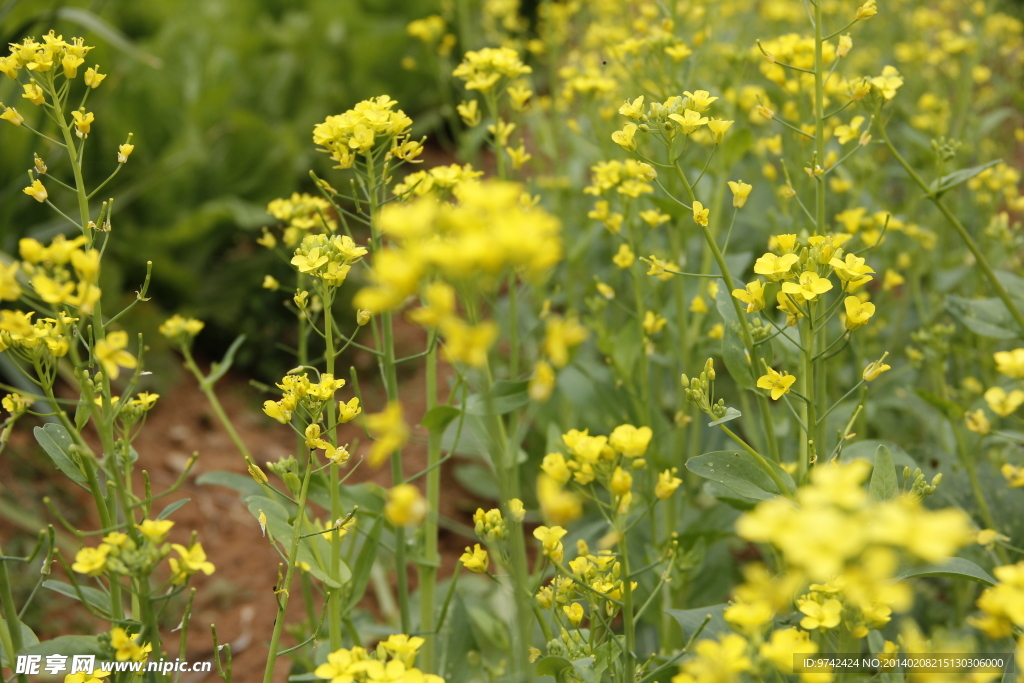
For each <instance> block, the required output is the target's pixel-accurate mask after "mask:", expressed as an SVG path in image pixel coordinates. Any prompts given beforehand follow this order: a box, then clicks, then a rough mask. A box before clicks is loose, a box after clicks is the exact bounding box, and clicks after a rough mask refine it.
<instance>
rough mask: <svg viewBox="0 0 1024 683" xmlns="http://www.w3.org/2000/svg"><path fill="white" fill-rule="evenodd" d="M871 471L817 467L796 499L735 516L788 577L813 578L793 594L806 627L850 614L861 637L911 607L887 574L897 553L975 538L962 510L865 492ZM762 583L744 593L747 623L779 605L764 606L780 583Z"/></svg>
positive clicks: (864, 466) (744, 533)
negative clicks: (771, 551) (774, 553)
mask: <svg viewBox="0 0 1024 683" xmlns="http://www.w3.org/2000/svg"><path fill="white" fill-rule="evenodd" d="M870 469H871V468H870V465H869V464H868V463H866V462H864V461H855V462H853V463H851V464H848V465H842V466H840V465H822V466H819V467H816V468H815V469H814V470H813V472H812V473H811V481H812V483H811V484H810V485H808V486H805V487H802V488H800V489H799V490H798V491H797V494H796V504H794V503H793V502H792V501H789V500H783V499H781V498H779V499H773V500H770V501H766V502H763V503H760V504H758V505H757V507H756V508H754V510H752V511H751V512H748V513H746V514H744V515H743V516H742V517H741V518H740V519H739V521H738V522H737V526H736V529H737V532H738V533H739V535H740V536H741V537H743V538H746V539H747V540H751V541H756V542H763V543H771V544H772V545H774V546H775V547H777V548H778V549H779V551H780V553H781V555H782V558H783V560H784V563H785V567H786V569H787V571H789V573H790V575H791V578H792V577H799V579H797V578H792V580H793V581H797V582H799V581H800V580H804V581H810V582H812V583H811V585H810V591H809V592H808V593H807V594H805V595H803V596H801V597H798V598H797V599H796V604H797V607H798V609H799V610H800V611H801V612H802V613H803V614H804V618H803V621H802V622H801V626H802V627H803V628H805V629H807V630H815V629H831V628H835V627H837V626H838V625H839V623H840V621H841V620H850V623H848V626H849V627H850V628H851V629H852V631H853V632H854V633H855V634H858V635H860V636H864V635H866V634H867V628H869V627H870V628H877V627H879V626H881V625H884V624H885V623H887V622H888V621H889V619H890V615H891V613H892V611H893V610H897V611H904V610H906V609H907V608H909V606H910V601H911V595H912V593H911V591H910V588H909V587H908V586H907V585H906V584H905V583H898V582H894V581H893V580H892V579H893V577H894V576H895V575H896V572H897V570H898V567H899V565H900V560H901V556H903V555H906V556H909V557H910V558H913V559H914V560H917V561H923V562H933V563H934V562H940V561H942V560H944V559H945V558H947V557H949V556H951V555H952V554H954V553H955V552H956V551H957V550H958V549H959V548H961V547H962V546H964V545H967V544H969V543H970V542H971V541H972V540H973V538H974V534H973V532H972V530H971V523H970V519H969V518H968V517H967V515H966V514H965V513H964V512H963V511H962V510H960V509H957V508H948V509H943V510H929V509H926V508H925V507H923V506H922V505H921V503H920V499H919V498H918V497H914V496H899V497H897V498H894V499H892V500H886V501H877V500H874V499H872V498H870V497H869V496H868V493H867V491H866V490H865V489H864V486H863V482H864V479H865V478H866V477H867V474H868V472H869V470H870ZM761 583H762V584H763V590H754V589H753V587H750V588H749V589H748V590H747V591H746V592H745V593H744V599H743V602H744V604H746V605H747V610H748V614H757V615H760V616H759V617H758V618H759V619H760V621H758V620H757V619H753V620H752V623H747V625H748V626H751V625H752V626H757V627H759V626H760V625H763V624H764V623H767V622H768V620H770V619H771V617H772V615H773V614H774V612H775V611H776V610H777V609H779V606H778V605H777V604H768V603H770V602H771V601H772V600H773V599H771V598H770V597H769V595H770V594H776V595H777V592H778V586H774V584H771V583H770V582H764V581H762V582H761ZM790 588H791V589H792V588H793V587H792V586H791V587H790ZM754 608H757V609H754Z"/></svg>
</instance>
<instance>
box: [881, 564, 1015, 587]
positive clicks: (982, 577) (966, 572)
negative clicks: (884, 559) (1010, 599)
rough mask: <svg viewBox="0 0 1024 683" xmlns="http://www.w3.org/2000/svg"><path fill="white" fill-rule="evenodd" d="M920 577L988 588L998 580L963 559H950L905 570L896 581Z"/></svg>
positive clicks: (897, 576)
mask: <svg viewBox="0 0 1024 683" xmlns="http://www.w3.org/2000/svg"><path fill="white" fill-rule="evenodd" d="M919 576H944V577H948V578H951V579H968V580H969V581H977V582H978V583H983V584H985V585H987V586H994V585H996V580H995V579H994V578H993V577H992V576H991V575H990V574H989V573H988V572H987V571H985V570H984V569H982V568H981V567H979V566H978V565H976V564H974V563H973V562H971V561H970V560H965V559H964V558H962V557H950V558H948V559H946V560H944V561H942V562H936V563H935V564H928V565H924V566H922V567H912V568H910V569H904V570H903V571H901V572H900V573H899V574H897V575H896V579H897V580H903V579H912V578H916V577H919Z"/></svg>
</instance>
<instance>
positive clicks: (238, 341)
mask: <svg viewBox="0 0 1024 683" xmlns="http://www.w3.org/2000/svg"><path fill="white" fill-rule="evenodd" d="M244 341H245V335H244V334H240V335H238V336H237V337H235V341H233V342H231V346H229V347H228V350H227V351H225V352H224V357H223V358H222V359H221V361H220V362H219V363H213V364H212V365H211V366H210V374H209V375H207V376H206V379H204V380H203V384H205V385H206V386H213V385H214V384H216V383H217V380H219V379H220V378H221V377H223V376H224V373H225V372H227V371H228V370H230V369H231V364H232V363H234V362H235V354H236V353H237V352H238V349H239V348H240V347H241V346H242V343H243V342H244Z"/></svg>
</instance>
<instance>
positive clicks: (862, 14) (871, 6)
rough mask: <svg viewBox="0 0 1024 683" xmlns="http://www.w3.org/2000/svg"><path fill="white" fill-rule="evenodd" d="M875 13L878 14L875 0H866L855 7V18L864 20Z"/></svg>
mask: <svg viewBox="0 0 1024 683" xmlns="http://www.w3.org/2000/svg"><path fill="white" fill-rule="evenodd" d="M876 14H878V6H877V5H876V4H875V0H867V1H866V2H865V3H864V4H863V5H861V6H860V7H858V8H857V18H858V19H860V20H861V21H866V20H868V19H870V18H871V17H873V16H875V15H876Z"/></svg>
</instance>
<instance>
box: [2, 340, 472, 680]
mask: <svg viewBox="0 0 1024 683" xmlns="http://www.w3.org/2000/svg"><path fill="white" fill-rule="evenodd" d="M405 332H407V333H408V334H404V335H402V337H403V338H404V339H406V340H409V341H408V342H406V343H405V344H403V345H408V346H409V348H408V349H400V350H399V355H403V354H404V353H408V352H415V351H416V350H417V347H419V348H422V347H421V342H422V340H421V339H419V338H417V337H418V335H417V334H415V332H414V331H412V330H405ZM354 360H355V362H356V364H357V365H361V364H362V363H361V362H360V361H364V362H365V361H366V360H369V359H358V358H356V359H354ZM370 374H371V373H369V372H367V373H365V374H361V377H363V376H369V375H370ZM444 374H445V373H442V376H444ZM362 383H363V386H362V389H363V391H364V401H365V404H366V406H367V408H368V409H369V410H370V411H375V410H379V409H380V408H381V407H382V405H383V398H382V396H381V392H380V391H379V388H376V387H374V386H373V385H369V386H367V385H368V384H369V382H366V381H365V380H363V381H362ZM400 383H401V386H402V396H401V398H402V402H403V406H404V407H405V417H406V421H407V422H409V423H410V424H417V423H418V421H419V419H420V417H421V416H422V415H423V412H424V398H423V393H424V376H423V372H422V370H421V369H420V370H415V371H414V372H413V373H412V374H409V375H407V376H405V377H403V378H402V379H401V382H400ZM441 385H442V387H443V386H445V380H444V379H442V380H441ZM218 395H219V396H220V399H221V401H222V403H223V405H224V408H225V410H226V411H227V413H228V414H229V416H230V417H231V419H232V421H233V423H234V424H235V426H236V428H237V430H238V431H239V432H240V433H241V435H242V438H243V440H244V441H245V443H246V445H247V446H248V447H249V449H250V450H251V452H252V454H253V456H254V458H255V460H256V461H257V462H258V463H260V464H261V465H262V464H263V463H265V462H266V461H274V460H277V459H278V458H280V457H282V456H287V455H289V454H291V453H294V448H295V437H294V434H293V432H292V431H291V430H290V429H289V428H287V427H286V426H283V425H279V424H277V423H276V422H274V421H273V420H271V419H270V418H268V417H266V416H265V415H263V413H262V412H260V411H259V405H260V404H261V402H262V401H263V400H265V398H266V396H263V395H261V394H260V393H259V392H258V391H257V390H256V389H253V388H251V387H249V386H248V385H247V383H246V382H245V381H244V380H242V379H241V378H239V377H232V376H229V377H227V378H225V379H224V380H222V381H221V383H220V384H219V385H218ZM350 396H351V393H350V391H349V388H348V387H346V388H344V389H342V390H341V391H340V392H339V397H344V398H345V399H347V398H349V397H350ZM26 427H28V425H24V424H23V425H20V426H19V431H18V433H17V434H16V435H15V437H14V438H13V439H12V443H11V449H10V450H9V451H8V452H7V453H5V455H11V454H12V453H13V454H14V455H13V458H4V460H5V461H6V462H0V476H2V483H3V485H2V486H0V495H2V496H3V498H4V499H6V502H8V503H13V504H14V505H15V506H17V507H18V508H20V509H22V510H25V511H28V512H29V513H30V514H35V515H36V516H38V517H39V518H41V519H44V520H45V521H46V522H49V523H53V522H54V520H53V519H52V517H51V516H50V515H49V514H48V513H47V512H46V510H45V508H44V507H43V506H42V505H40V503H39V501H40V500H41V498H42V496H43V495H50V496H52V497H53V498H54V499H55V500H57V501H58V504H59V505H61V506H62V509H67V507H71V508H75V507H77V508H78V512H77V513H73V516H72V519H73V523H75V524H76V525H77V527H78V528H81V529H88V528H96V526H97V525H96V522H95V521H94V519H92V518H91V515H90V514H89V512H88V511H89V510H90V509H91V499H90V498H89V497H88V496H87V495H84V494H83V492H81V491H78V490H76V489H74V487H72V486H70V485H69V484H68V483H67V482H66V481H64V480H62V478H61V476H60V475H56V476H50V474H49V473H47V470H46V468H47V466H48V463H47V462H45V461H43V460H40V457H42V458H45V456H41V455H37V454H33V450H34V441H33V439H32V437H31V435H30V430H29V429H27V428H26ZM360 436H362V434H361V432H360V431H359V428H358V427H357V426H356V425H355V424H349V425H345V426H344V427H342V429H341V431H340V432H339V438H340V441H341V442H342V443H345V442H346V441H354V440H355V439H358V438H359V437H360ZM361 441H362V444H361V445H360V447H359V449H358V452H357V453H356V454H355V455H356V456H358V455H361V454H362V453H364V452H365V451H366V447H367V444H366V439H365V437H364V438H362V439H361ZM425 442H426V432H425V430H423V429H422V428H416V429H415V430H414V436H413V439H412V442H411V443H410V445H409V446H408V447H407V448H406V449H405V450H404V451H403V460H404V466H405V468H406V470H405V473H406V476H409V475H411V474H414V473H417V472H419V471H421V470H422V469H423V467H424V466H425V459H426V452H425V450H426V449H425ZM134 445H135V448H136V450H137V451H138V452H139V454H140V461H139V463H138V464H137V469H136V474H137V477H136V480H135V482H134V486H135V490H136V491H141V490H142V477H141V470H143V469H144V470H146V471H148V473H149V476H150V479H151V482H152V486H153V491H154V493H158V492H160V491H163V490H164V489H166V488H167V487H169V486H170V485H172V484H173V482H174V481H175V480H176V479H177V478H178V476H179V475H180V474H181V472H182V469H183V468H184V466H185V463H186V461H187V460H188V457H189V455H190V454H191V453H192V452H193V451H198V452H199V459H198V462H197V463H196V465H195V467H194V468H193V470H192V472H191V473H190V475H189V477H188V479H187V480H186V482H185V483H184V485H183V486H182V487H181V489H180V490H179V491H178V492H177V493H175V494H173V495H171V496H168V497H167V498H165V499H163V500H161V501H160V503H158V504H157V505H156V509H162V508H163V507H164V506H166V505H167V504H168V503H170V502H173V501H174V500H180V499H183V498H190V499H191V502H189V503H188V504H186V505H185V506H184V507H182V508H180V509H179V510H177V511H176V512H174V514H173V515H172V516H171V519H173V520H174V521H175V527H174V529H173V530H172V531H171V535H170V541H171V542H178V543H188V540H189V537H190V535H191V532H192V530H193V529H194V530H196V531H197V532H198V539H199V540H200V541H201V542H202V544H203V548H204V549H205V550H206V552H207V555H208V558H209V560H210V561H211V562H213V563H214V565H216V567H217V570H216V572H215V573H214V574H213V575H212V576H210V577H206V576H202V575H199V576H197V577H195V578H194V580H193V582H192V585H194V586H195V587H196V588H197V593H196V598H195V603H194V606H193V611H192V615H193V616H192V620H191V627H190V631H189V634H188V657H189V659H190V660H192V661H196V660H208V659H210V658H211V657H212V652H213V647H212V639H211V635H210V625H211V624H216V626H217V633H218V637H219V639H220V642H222V643H223V642H231V643H232V649H233V652H234V657H233V672H234V676H233V679H234V680H235V681H237V682H240V683H249V682H250V681H258V680H262V675H263V669H264V665H265V663H266V657H267V643H268V642H269V639H270V635H271V632H272V630H273V622H274V617H275V612H276V603H275V598H274V594H273V586H274V584H275V582H276V579H277V565H278V559H279V558H278V557H277V555H276V554H275V553H273V551H272V550H271V549H270V548H269V547H268V544H267V540H266V539H265V538H264V537H263V536H262V535H261V533H260V528H259V525H258V524H257V522H256V520H255V519H254V518H253V517H252V515H251V514H250V513H249V512H248V510H247V509H246V507H245V505H244V504H243V503H242V501H241V499H240V497H239V496H238V494H236V493H235V492H234V491H232V490H229V489H225V488H221V487H217V486H200V485H198V484H197V483H196V481H195V479H196V477H197V476H198V475H200V474H202V473H204V472H213V471H219V470H227V471H232V472H238V473H245V466H244V463H243V460H242V457H241V455H240V454H239V453H238V452H237V450H236V448H235V447H234V445H233V444H232V443H231V440H230V438H229V437H228V435H227V433H226V432H225V431H224V429H223V428H222V427H221V426H220V424H219V423H218V422H217V420H216V417H215V415H214V413H213V411H212V410H211V409H210V407H209V405H208V404H207V401H206V399H205V397H204V396H203V395H202V393H201V392H200V391H199V390H198V388H197V387H196V385H195V381H194V380H193V379H192V378H191V377H190V376H186V375H182V376H181V379H180V380H179V381H178V382H177V383H176V384H175V386H174V387H173V389H172V390H171V391H169V392H166V393H165V395H163V396H162V397H161V398H160V401H159V403H158V404H157V407H156V408H155V409H154V410H153V411H152V412H151V413H150V415H149V417H148V420H147V423H146V426H145V429H144V430H143V432H142V434H141V436H140V437H139V438H138V439H137V440H136V441H135V444H134ZM12 459H13V462H12ZM355 459H356V458H353V461H354V460H355ZM33 468H35V469H36V475H37V476H36V477H33V478H34V479H36V481H26V480H25V477H26V474H27V473H28V475H29V476H31V472H30V471H31V469H33ZM39 468H43V469H42V470H40V469H39ZM40 471H42V472H43V474H42V477H43V479H44V480H43V481H39V478H40V477H39V473H40ZM54 474H56V473H55V472H54ZM359 481H374V482H376V483H379V484H381V485H383V486H387V485H389V484H390V472H389V468H387V467H384V468H382V469H380V470H377V471H372V470H370V468H369V467H367V466H366V465H365V464H363V465H361V466H360V467H358V468H357V471H356V473H355V474H354V475H353V476H352V478H351V479H349V483H356V482H359ZM418 483H419V484H420V486H422V485H423V480H422V479H420V480H419V481H418ZM442 487H443V490H444V491H446V492H451V491H454V490H456V489H457V484H456V483H455V481H454V479H453V478H452V477H451V475H450V471H445V472H444V473H443V475H442ZM461 497H462V496H459V495H448V494H446V495H443V496H442V498H441V510H440V513H441V515H443V516H445V517H448V518H456V519H460V520H461V521H462V522H464V523H465V522H466V521H468V520H467V518H466V511H465V509H463V508H461V507H457V505H458V501H459V499H460V498H461ZM29 525H30V523H29V524H26V525H25V526H26V527H27V526H29ZM441 534H442V535H441V551H442V556H443V568H442V573H441V576H442V577H444V576H448V575H450V573H451V572H452V571H453V569H454V567H455V564H456V561H457V558H458V556H459V554H461V552H462V550H463V548H464V546H465V545H466V543H467V539H464V538H461V537H459V536H457V535H455V534H451V533H447V532H445V531H442V532H441ZM15 535H20V536H21V538H25V537H26V536H25V529H16V528H15V526H14V525H12V523H11V521H10V520H9V519H7V518H4V517H2V516H0V538H3V539H4V541H5V544H4V549H5V550H8V549H9V548H10V547H11V544H10V541H11V539H12V538H13V537H14V536H15ZM55 572H56V573H57V574H58V575H59V573H60V570H59V568H55ZM410 580H411V582H412V584H413V585H415V572H410ZM43 593H44V594H43V595H41V596H40V598H37V599H42V600H44V601H47V602H46V604H47V605H50V606H51V611H52V610H53V609H56V610H58V611H60V612H61V613H62V614H64V615H67V614H68V613H73V612H74V607H73V604H72V603H70V601H65V600H64V599H63V598H55V597H53V596H52V595H51V594H49V593H46V591H43ZM369 593H372V590H370V591H369ZM293 595H295V596H296V597H298V595H299V593H298V592H297V591H294V592H293ZM182 607H183V605H182V604H180V603H179V604H172V605H171V606H170V608H169V609H168V613H169V614H173V616H172V617H171V618H169V619H168V621H174V622H177V620H178V618H179V616H180V613H181V609H182ZM363 607H364V608H366V609H369V610H371V611H376V605H375V603H374V602H373V600H372V597H368V598H366V599H364V605H363ZM291 608H296V609H291ZM300 608H301V600H300V599H295V600H292V603H291V606H290V609H289V616H290V619H289V621H290V622H291V621H295V620H297V619H301V617H302V614H301V609H300ZM89 620H90V618H89V617H88V615H84V614H83V615H80V616H78V617H77V618H74V619H70V620H69V619H68V618H67V617H66V616H65V617H64V618H62V619H59V620H56V619H51V618H49V617H46V618H45V619H44V623H32V624H30V626H32V627H33V628H36V629H37V631H38V632H39V634H40V636H41V637H53V636H56V635H61V634H84V633H89V632H90V631H89V630H87V629H88V628H90V626H89V623H90V622H89ZM101 628H104V626H102V625H100V624H98V623H97V624H95V625H94V630H93V631H92V632H97V631H98V630H99V629H101ZM163 636H164V639H165V643H167V645H168V647H169V648H170V649H176V643H177V635H176V634H174V633H171V632H169V631H167V632H165V633H164V634H163ZM290 644H294V642H293V641H291V639H290V638H289V637H288V636H285V639H284V646H285V647H287V646H289V645H290ZM288 668H289V660H288V659H287V657H283V658H281V659H280V660H279V662H278V666H277V667H276V669H275V675H274V680H275V681H285V680H287V672H288ZM182 680H183V682H184V683H200V682H203V681H215V680H219V679H218V678H217V676H216V674H215V673H214V674H193V675H190V676H189V677H187V678H186V677H183V679H182Z"/></svg>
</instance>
